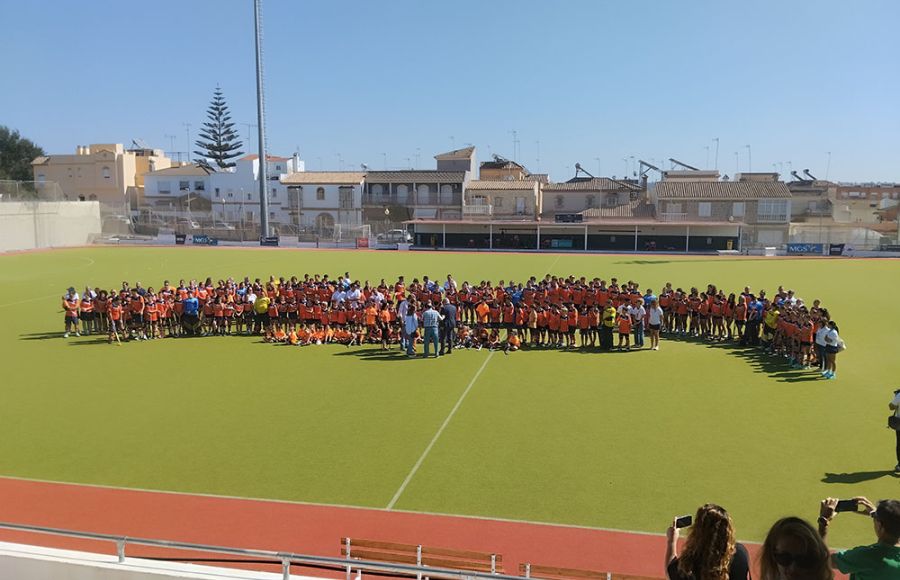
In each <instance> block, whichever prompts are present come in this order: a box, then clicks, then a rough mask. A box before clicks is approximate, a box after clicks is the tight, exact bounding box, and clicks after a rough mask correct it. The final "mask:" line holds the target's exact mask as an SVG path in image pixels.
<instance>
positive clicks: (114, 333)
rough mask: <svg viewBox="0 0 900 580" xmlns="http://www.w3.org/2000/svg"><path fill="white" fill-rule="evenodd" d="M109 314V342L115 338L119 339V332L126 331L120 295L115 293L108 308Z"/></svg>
mask: <svg viewBox="0 0 900 580" xmlns="http://www.w3.org/2000/svg"><path fill="white" fill-rule="evenodd" d="M106 312H107V315H108V317H109V324H108V325H107V326H108V327H109V338H108V340H107V342H110V343H111V342H112V341H113V338H116V339H117V340H118V339H119V332H120V331H122V332H124V331H125V327H124V325H123V324H122V303H121V302H119V297H118V296H117V295H115V294H113V299H112V301H111V302H110V303H109V306H108V307H107V309H106Z"/></svg>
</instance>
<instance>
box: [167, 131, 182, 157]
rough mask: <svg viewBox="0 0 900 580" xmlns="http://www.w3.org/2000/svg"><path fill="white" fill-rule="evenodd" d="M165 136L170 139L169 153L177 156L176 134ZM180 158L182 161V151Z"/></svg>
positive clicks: (179, 154)
mask: <svg viewBox="0 0 900 580" xmlns="http://www.w3.org/2000/svg"><path fill="white" fill-rule="evenodd" d="M165 138H166V139H168V140H169V155H170V156H171V157H175V135H168V134H166V135H165ZM178 160H179V161H181V153H180V152H179V153H178Z"/></svg>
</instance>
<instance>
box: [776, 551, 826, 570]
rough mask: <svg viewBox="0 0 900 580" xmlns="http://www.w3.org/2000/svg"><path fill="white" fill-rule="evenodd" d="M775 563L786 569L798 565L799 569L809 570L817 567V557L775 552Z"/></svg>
mask: <svg viewBox="0 0 900 580" xmlns="http://www.w3.org/2000/svg"><path fill="white" fill-rule="evenodd" d="M775 563H776V564H778V565H779V566H783V567H784V568H787V567H789V566H790V565H791V564H796V565H797V567H798V568H804V569H809V568H813V567H815V565H816V557H815V556H814V555H812V554H791V553H790V552H775Z"/></svg>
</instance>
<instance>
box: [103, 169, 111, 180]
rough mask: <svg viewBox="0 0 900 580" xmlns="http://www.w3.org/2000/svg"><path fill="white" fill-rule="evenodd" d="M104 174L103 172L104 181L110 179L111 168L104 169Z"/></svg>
mask: <svg viewBox="0 0 900 580" xmlns="http://www.w3.org/2000/svg"><path fill="white" fill-rule="evenodd" d="M102 172H103V179H109V176H110V173H109V167H104V168H103V169H102Z"/></svg>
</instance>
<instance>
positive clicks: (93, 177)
mask: <svg viewBox="0 0 900 580" xmlns="http://www.w3.org/2000/svg"><path fill="white" fill-rule="evenodd" d="M31 166H32V169H33V171H34V180H35V181H37V182H42V181H55V182H56V183H58V184H59V186H60V189H62V192H63V194H64V195H65V197H66V198H67V199H70V200H85V201H94V200H96V201H100V202H102V203H104V204H108V205H112V206H121V207H122V208H123V209H124V208H125V206H126V202H127V201H130V202H132V203H134V202H135V201H137V200H136V198H139V197H140V196H141V191H142V190H143V185H144V174H145V173H148V172H150V171H155V170H159V169H165V168H167V167H171V166H172V162H171V160H170V159H169V158H168V157H166V156H165V154H164V153H163V152H162V151H161V150H159V149H143V148H141V149H128V150H126V149H125V147H124V146H123V145H122V144H121V143H97V144H93V145H87V146H83V145H79V146H78V147H76V148H75V153H74V154H73V155H44V156H41V157H38V158H37V159H35V160H34V161H32V162H31ZM129 197H130V198H131V199H129Z"/></svg>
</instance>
